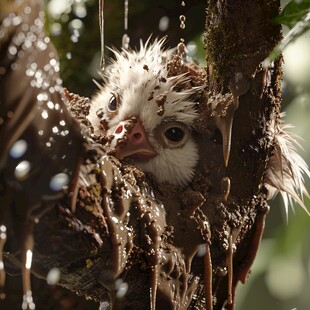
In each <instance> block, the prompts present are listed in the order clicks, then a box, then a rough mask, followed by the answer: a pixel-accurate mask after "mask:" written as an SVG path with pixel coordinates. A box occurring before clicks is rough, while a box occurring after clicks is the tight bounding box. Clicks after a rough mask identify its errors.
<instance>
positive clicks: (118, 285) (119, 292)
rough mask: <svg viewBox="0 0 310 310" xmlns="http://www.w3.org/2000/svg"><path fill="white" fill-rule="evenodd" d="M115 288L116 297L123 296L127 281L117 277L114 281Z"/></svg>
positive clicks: (126, 288)
mask: <svg viewBox="0 0 310 310" xmlns="http://www.w3.org/2000/svg"><path fill="white" fill-rule="evenodd" d="M115 289H116V294H115V296H116V298H118V299H120V298H123V297H124V296H125V295H126V294H127V292H128V283H126V282H123V280H122V279H118V280H116V281H115Z"/></svg>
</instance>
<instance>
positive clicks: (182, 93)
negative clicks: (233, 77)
mask: <svg viewBox="0 0 310 310" xmlns="http://www.w3.org/2000/svg"><path fill="white" fill-rule="evenodd" d="M164 42H165V39H161V40H155V41H154V43H150V42H149V41H148V42H147V43H146V44H145V45H143V44H142V43H141V45H140V49H139V50H138V51H134V50H123V51H116V50H112V52H113V53H114V55H115V60H114V61H113V62H112V64H111V65H110V66H109V67H108V68H107V69H106V72H105V74H104V77H103V78H104V86H102V87H100V91H99V92H98V93H97V94H96V95H95V96H94V98H93V99H92V103H91V108H90V112H89V115H88V120H89V121H90V122H91V124H92V126H93V128H94V133H95V134H98V133H99V134H100V133H105V134H107V135H111V136H112V138H113V139H112V142H111V147H113V148H115V151H116V157H117V158H119V159H123V158H130V159H131V160H133V162H134V164H135V165H136V166H137V167H139V168H141V169H142V170H144V171H145V172H149V173H152V174H153V175H154V176H155V177H156V179H157V181H159V182H169V183H170V184H174V185H178V186H182V187H183V186H185V185H187V184H188V183H189V182H190V181H191V180H192V178H193V176H194V170H195V166H196V164H197V162H198V146H197V143H196V142H195V137H194V122H195V119H196V118H197V110H196V105H197V101H198V99H197V93H199V91H201V90H202V86H197V87H196V86H195V85H192V84H191V77H190V73H189V72H190V70H188V68H187V67H186V65H185V64H183V60H182V59H180V56H176V55H175V54H174V50H172V49H170V50H164V49H163V44H164ZM174 57H176V58H177V59H178V62H179V64H180V63H182V66H181V67H182V70H179V72H177V71H178V70H175V67H173V65H172V63H171V62H172V59H173V58H174ZM184 68H187V69H186V70H184ZM184 85H187V87H184ZM188 85H190V87H188ZM124 137H125V142H123V143H121V144H120V143H118V142H119V141H121V140H122V139H123V138H124Z"/></svg>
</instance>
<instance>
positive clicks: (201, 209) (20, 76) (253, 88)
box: [0, 0, 282, 309]
mask: <svg viewBox="0 0 310 310" xmlns="http://www.w3.org/2000/svg"><path fill="white" fill-rule="evenodd" d="M25 3H26V4H25V5H27V1H25ZM0 8H1V9H3V8H2V7H0ZM10 10H11V11H12V10H13V11H14V10H15V9H14V8H11V9H10ZM36 10H37V6H34V7H33V11H32V12H33V14H34V16H31V14H30V15H29V14H28V15H27V16H26V17H25V16H23V15H22V14H23V13H22V12H23V11H22V10H21V9H19V8H18V9H16V10H15V12H16V13H17V15H19V14H20V15H22V16H23V18H26V20H27V19H29V20H27V23H28V22H29V23H33V22H34V20H35V19H36V17H35V16H36V15H37V14H39V13H38V11H36ZM11 11H10V12H11ZM278 11H279V1H275V0H273V1H267V0H266V1H253V0H247V1H241V0H237V1H236V0H228V1H224V2H223V1H208V3H207V11H206V12H207V13H206V33H205V46H206V55H207V56H206V58H207V63H208V65H207V78H206V79H207V81H206V83H207V85H206V92H205V96H204V97H203V100H202V101H201V103H200V118H199V122H198V124H197V140H198V142H199V148H200V162H199V165H198V167H197V171H196V176H195V180H194V181H193V183H192V184H191V186H190V187H189V188H188V189H186V190H185V191H184V190H182V191H181V190H180V189H179V188H176V187H173V186H168V185H167V184H165V185H162V184H157V183H156V182H154V181H153V180H149V179H148V178H146V177H145V176H144V174H143V173H142V172H140V171H138V170H136V169H134V168H133V167H130V166H126V165H122V164H121V163H119V162H118V161H117V160H115V159H114V158H113V157H107V155H106V150H105V149H104V148H103V147H102V146H100V145H98V144H95V143H92V142H91V141H90V140H89V137H88V136H87V134H85V131H87V129H86V127H85V126H86V124H83V120H80V121H81V123H80V125H79V126H80V128H82V134H80V129H79V127H78V125H77V124H76V123H75V122H74V121H73V120H72V118H71V116H70V115H69V114H68V113H67V112H66V107H65V104H64V102H65V103H71V110H72V113H73V115H74V116H75V117H76V119H78V118H79V113H81V110H83V109H86V110H87V109H88V106H89V101H88V99H87V98H79V97H78V96H75V95H73V94H68V93H67V94H66V97H62V90H61V89H58V88H57V87H56V88H55V89H54V90H53V92H47V96H48V99H44V98H45V97H44V98H42V97H40V95H42V87H41V86H40V85H39V87H37V85H35V86H32V88H30V87H29V85H33V82H32V81H33V80H34V78H33V76H35V73H34V74H33V75H31V71H26V70H27V69H31V68H29V64H31V63H36V65H37V66H36V68H35V69H33V70H34V71H36V72H38V71H40V70H41V69H42V72H43V71H44V66H45V65H46V64H47V63H50V61H51V59H54V58H55V57H54V56H55V55H54V56H53V57H51V56H50V55H51V54H50V53H51V52H54V50H53V47H52V46H51V45H50V44H49V43H47V47H46V49H43V50H39V49H37V47H33V49H32V50H27V49H25V53H26V56H25V55H24V56H23V57H17V56H15V54H14V53H13V54H12V53H11V54H10V52H8V51H11V52H12V49H10V48H9V46H10V44H11V43H12V40H13V38H14V37H16V35H17V34H18V33H20V32H21V31H22V30H21V27H22V24H18V25H17V26H16V25H13V24H12V25H11V26H12V27H11V28H7V29H6V30H9V31H7V32H6V36H4V37H2V39H1V41H0V42H1V44H0V53H1V64H0V65H1V66H0V69H1V68H4V69H2V71H0V72H1V80H0V82H1V84H0V87H1V93H0V96H1V97H0V104H1V106H0V107H1V110H0V120H1V123H0V140H1V154H0V173H1V175H0V181H1V187H0V192H1V196H0V197H1V212H2V213H1V218H0V220H1V223H0V225H1V224H5V225H6V227H7V229H8V241H7V243H6V245H5V248H4V255H5V266H6V269H7V271H8V273H11V274H14V272H15V271H16V270H17V269H16V268H18V267H21V261H22V259H21V255H22V254H23V241H24V237H23V236H24V235H25V233H27V234H29V233H32V232H29V229H30V228H29V226H31V227H32V226H33V235H34V240H35V247H34V254H33V264H32V271H33V273H34V274H35V275H36V276H38V277H41V278H45V277H46V275H47V274H48V272H49V270H50V269H51V268H54V267H57V268H58V269H59V270H60V272H61V278H60V282H59V284H60V285H61V286H63V287H65V288H67V289H69V290H70V291H72V292H75V293H77V294H79V295H83V296H88V297H90V298H93V299H94V300H97V301H105V300H109V299H111V300H112V304H113V307H114V308H115V309H121V308H123V307H124V308H125V309H138V308H141V309H149V308H152V309H155V307H156V308H157V309H204V308H207V309H212V307H213V309H222V307H226V308H227V309H233V307H234V301H235V289H236V285H237V283H238V281H242V282H244V281H245V280H246V277H247V274H248V271H249V269H250V267H251V264H252V262H253V260H254V258H255V254H256V251H257V248H258V245H259V241H260V238H261V234H262V231H263V227H264V220H265V216H266V214H267V212H268V206H267V203H266V198H267V191H266V189H265V187H264V175H265V172H266V168H267V165H268V158H269V156H270V153H271V151H272V147H273V142H272V141H271V140H270V137H269V136H270V135H269V127H270V126H271V121H272V120H276V119H277V117H278V112H279V105H280V96H281V89H280V80H281V74H282V72H281V59H278V60H276V61H275V62H274V64H272V65H270V66H269V67H263V66H262V62H263V61H264V59H265V58H266V57H267V56H268V54H269V53H270V52H271V50H272V49H273V48H274V47H275V45H276V44H277V43H278V42H279V40H280V39H281V33H280V27H279V26H277V25H275V24H273V23H272V21H271V20H272V18H273V17H275V16H276V15H277V14H278ZM2 12H3V13H7V12H5V11H2ZM3 16H4V18H5V17H6V16H8V14H7V15H6V14H4V15H3ZM1 19H2V25H3V17H2V16H1ZM23 21H25V20H23ZM38 31H39V30H38ZM40 31H43V30H42V29H41V30H40ZM37 36H38V39H40V33H37ZM42 39H44V36H43V37H42ZM43 41H44V40H43ZM37 50H38V51H37ZM34 51H37V53H33V52H34ZM27 53H29V55H27ZM12 64H13V66H12ZM14 64H15V65H14ZM57 72H58V71H57V70H54V71H53V72H52V73H51V74H50V75H47V76H46V77H45V78H46V81H47V82H48V83H49V86H51V87H54V86H55V85H58V80H57V78H58V73H57ZM22 80H23V81H24V83H20V84H19V85H18V87H17V86H16V81H22ZM36 82H38V80H36ZM50 83H52V84H51V85H50ZM53 83H54V84H55V85H54V84H53ZM39 84H40V83H39ZM13 87H16V92H11V90H12V88H13ZM44 93H45V92H44ZM12 94H14V96H13V97H12ZM40 98H41V99H42V100H40ZM49 102H52V103H53V106H54V108H53V109H51V108H50V106H51V105H50V104H49V105H48V103H49ZM56 103H58V104H59V106H60V107H61V108H60V109H56V108H55V104H56ZM45 109H48V112H49V118H48V120H46V119H45V118H44V117H43V118H42V115H43V116H44V115H45V114H44V111H45ZM19 111H21V113H20V112H19ZM29 111H31V113H29ZM60 111H61V112H60ZM42 113H43V114H42ZM29 115H30V116H29ZM13 116H14V117H13ZM18 117H19V118H18ZM13 119H14V121H12V120H13ZM43 119H44V121H43ZM61 121H65V124H66V126H67V127H66V129H67V130H68V133H67V134H66V135H64V136H58V135H53V133H55V132H54V131H53V130H51V129H52V128H54V126H55V125H56V124H57V126H59V125H58V124H59V123H60V122H61ZM41 130H43V131H44V133H46V132H47V134H46V135H45V134H44V135H43V137H42V135H41V134H38V132H40V131H41ZM68 135H69V136H68ZM83 135H84V136H83ZM82 136H83V137H82ZM51 137H52V138H54V141H56V142H55V144H54V145H55V148H53V149H50V148H49V144H48V142H51V140H50V138H51ZM44 139H46V140H44ZM19 140H25V141H26V142H27V143H28V145H29V149H31V150H34V151H35V154H36V156H35V157H33V153H31V154H28V155H27V154H26V155H27V156H28V157H25V158H23V160H27V161H29V162H30V163H31V164H32V166H33V167H36V169H35V171H34V172H33V173H32V174H30V175H29V177H28V176H27V178H22V179H19V180H16V173H15V169H16V166H17V165H18V163H19V161H20V159H19V158H18V159H16V158H12V156H10V150H11V148H12V146H13V145H14V143H15V142H16V141H19ZM69 141H70V144H69V145H68V144H67V142H69ZM55 156H56V157H55ZM63 171H65V172H66V174H67V176H68V178H69V183H68V184H67V185H68V186H67V187H66V188H65V190H57V191H51V189H50V181H51V178H53V176H55V175H56V174H58V173H59V172H63ZM78 174H79V175H80V177H79V178H77V175H78ZM128 191H129V193H130V194H128ZM33 221H35V224H31V225H30V224H29V225H28V222H33ZM117 280H121V281H118V282H117ZM122 283H128V293H127V295H126V296H125V297H124V299H120V298H119V295H118V294H119V291H120V287H122V286H121V285H122ZM150 291H151V293H150ZM6 293H7V295H9V294H10V291H9V288H8V289H6ZM34 298H36V296H35V295H34ZM120 300H121V301H120ZM0 303H2V301H0ZM3 303H5V301H4V302H3ZM124 305H125V306H124ZM38 307H39V308H41V307H40V305H38ZM69 308H70V307H69Z"/></svg>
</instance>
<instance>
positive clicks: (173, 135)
mask: <svg viewBox="0 0 310 310" xmlns="http://www.w3.org/2000/svg"><path fill="white" fill-rule="evenodd" d="M184 136H185V132H184V130H183V129H182V128H179V127H171V128H169V129H167V130H166V131H165V137H166V138H167V139H168V140H169V141H171V142H175V143H176V142H180V141H182V139H183V138H184Z"/></svg>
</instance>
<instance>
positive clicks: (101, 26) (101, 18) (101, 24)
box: [99, 0, 105, 71]
mask: <svg viewBox="0 0 310 310" xmlns="http://www.w3.org/2000/svg"><path fill="white" fill-rule="evenodd" d="M99 29H100V43H101V58H100V70H101V71H103V70H104V66H105V60H104V0H99Z"/></svg>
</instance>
